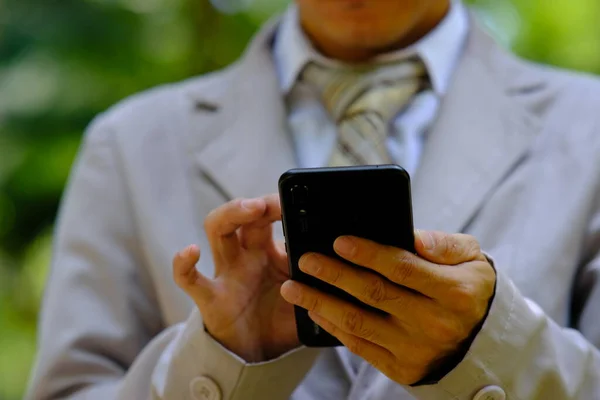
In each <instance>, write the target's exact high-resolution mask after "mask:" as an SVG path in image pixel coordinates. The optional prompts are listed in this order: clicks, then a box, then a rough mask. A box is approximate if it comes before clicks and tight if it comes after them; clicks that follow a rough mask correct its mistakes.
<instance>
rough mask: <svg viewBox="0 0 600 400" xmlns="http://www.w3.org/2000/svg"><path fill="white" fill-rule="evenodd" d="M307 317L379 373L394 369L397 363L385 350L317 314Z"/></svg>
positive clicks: (311, 313)
mask: <svg viewBox="0 0 600 400" xmlns="http://www.w3.org/2000/svg"><path fill="white" fill-rule="evenodd" d="M308 315H309V316H310V318H311V319H312V320H313V321H314V322H315V323H316V324H317V325H319V326H320V327H321V328H323V329H324V330H325V331H327V332H328V333H329V334H331V335H333V336H335V337H336V338H337V339H338V340H339V341H340V342H342V344H343V345H344V346H346V347H347V348H348V350H350V351H351V352H352V353H354V354H356V355H357V356H360V357H362V358H363V359H364V360H365V361H367V362H368V363H369V364H371V365H372V366H373V367H375V368H376V369H378V370H379V371H381V372H383V373H386V372H387V371H390V372H391V371H392V369H393V368H394V364H395V363H397V362H398V361H397V360H396V357H395V356H394V355H393V354H392V353H391V352H390V351H389V350H387V349H386V348H384V347H382V346H379V345H377V344H375V343H373V342H370V341H368V340H366V339H363V338H360V337H358V336H354V335H352V334H350V333H348V332H345V331H343V330H342V329H340V328H339V327H338V326H336V325H335V324H334V323H332V322H331V321H329V320H328V319H327V318H324V317H323V316H321V315H319V314H316V313H314V312H309V313H308Z"/></svg>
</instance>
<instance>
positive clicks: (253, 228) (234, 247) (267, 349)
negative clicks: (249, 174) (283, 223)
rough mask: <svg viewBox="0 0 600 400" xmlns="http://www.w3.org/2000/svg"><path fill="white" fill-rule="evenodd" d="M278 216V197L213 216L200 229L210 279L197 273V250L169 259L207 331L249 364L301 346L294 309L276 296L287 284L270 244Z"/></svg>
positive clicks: (278, 246)
mask: <svg viewBox="0 0 600 400" xmlns="http://www.w3.org/2000/svg"><path fill="white" fill-rule="evenodd" d="M280 216H281V208H280V205H279V197H278V196H277V195H271V196H266V197H262V198H258V199H248V200H234V201H231V202H229V203H227V204H225V205H223V206H221V207H219V208H217V209H215V210H213V211H212V212H211V213H210V214H209V215H208V217H207V218H206V220H205V229H206V233H207V236H208V240H209V242H210V246H211V250H212V255H213V260H214V263H215V277H214V279H209V278H208V277H205V276H204V275H202V274H201V273H200V272H198V270H197V269H196V267H195V265H196V263H197V262H198V260H199V258H200V250H199V249H198V247H197V246H189V247H188V248H186V249H184V250H182V251H181V252H179V253H178V254H177V255H175V258H174V259H173V277H174V279H175V282H176V283H177V284H178V285H179V286H180V287H181V288H182V289H183V290H184V291H185V292H186V293H187V294H188V295H189V296H190V297H191V298H192V299H193V300H194V302H195V303H196V306H197V307H198V309H199V310H200V313H201V314H202V318H203V321H204V325H205V327H206V329H207V331H208V332H209V333H210V334H211V335H212V336H213V337H214V338H215V339H216V340H217V341H219V342H220V343H221V344H222V345H223V346H225V347H227V348H228V349H229V350H230V351H232V352H234V353H236V354H237V355H239V356H240V357H242V358H243V359H244V360H246V361H249V362H258V361H265V360H268V359H271V358H275V357H277V356H279V355H281V354H283V353H285V352H286V351H288V350H291V349H293V348H295V347H298V346H299V345H300V342H299V340H298V335H297V333H296V326H295V319H294V312H293V307H292V306H291V305H290V304H289V303H287V302H286V301H284V300H283V299H282V297H281V295H280V293H279V292H280V288H281V285H282V284H283V282H285V281H286V280H287V279H288V278H289V274H288V263H287V255H286V252H285V246H284V244H283V243H275V242H274V241H273V227H272V226H273V222H275V221H277V220H279V219H280Z"/></svg>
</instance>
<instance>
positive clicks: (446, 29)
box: [273, 0, 469, 174]
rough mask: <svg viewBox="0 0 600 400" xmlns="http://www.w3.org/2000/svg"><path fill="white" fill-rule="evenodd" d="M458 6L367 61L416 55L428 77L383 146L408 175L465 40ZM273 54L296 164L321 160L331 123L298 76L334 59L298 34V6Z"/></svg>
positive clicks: (332, 136) (329, 146)
mask: <svg viewBox="0 0 600 400" xmlns="http://www.w3.org/2000/svg"><path fill="white" fill-rule="evenodd" d="M468 21H469V20H468V15H467V10H466V8H465V7H464V5H463V4H462V3H461V2H460V1H458V0H456V1H453V2H452V4H451V7H450V11H449V12H448V14H447V15H446V16H445V17H444V19H443V20H442V21H441V22H440V24H438V26H437V27H436V28H435V29H434V30H432V31H431V32H430V33H429V34H427V35H426V36H425V37H423V38H422V39H420V40H419V41H418V42H416V43H415V44H413V45H412V46H410V47H407V48H405V49H402V50H398V51H394V52H391V53H388V54H383V55H380V56H378V57H377V58H375V59H374V60H373V63H375V64H378V63H390V62H398V63H400V62H401V61H402V60H403V59H407V58H410V57H414V56H415V55H416V56H418V57H420V58H421V59H422V60H423V62H424V63H425V66H426V68H427V72H428V74H429V76H430V79H431V88H432V89H431V90H427V91H424V92H421V93H420V94H418V95H417V96H415V98H414V99H413V100H412V102H411V104H410V105H409V107H408V108H406V109H405V111H403V112H402V113H400V114H399V115H397V116H396V117H395V118H394V119H393V121H391V129H390V132H389V136H388V140H387V148H388V151H389V153H390V156H391V158H392V160H393V162H395V163H397V164H399V165H401V166H403V167H404V168H405V169H406V170H407V171H408V172H409V173H410V174H413V173H414V172H415V171H416V169H417V166H418V163H419V159H420V156H421V152H422V147H423V143H424V140H425V137H426V134H427V131H428V129H429V128H430V127H431V125H432V124H433V122H434V121H435V117H436V115H437V113H438V110H439V105H440V100H441V99H442V97H443V96H444V95H445V94H446V91H447V89H448V85H449V84H450V81H451V79H452V75H453V73H454V70H455V67H456V64H457V61H458V59H459V56H460V54H461V52H462V49H463V46H464V44H465V41H466V37H467V33H468V29H469V22H468ZM273 57H274V60H275V66H276V69H277V74H278V79H279V83H280V87H281V90H282V92H283V95H284V96H285V100H286V103H287V106H288V123H289V127H290V131H291V134H292V137H293V142H294V144H295V149H296V156H297V161H298V164H299V166H300V167H305V168H311V167H322V166H325V165H326V164H327V161H328V159H329V156H330V155H331V152H332V151H333V148H334V146H335V142H336V139H337V133H336V126H335V124H334V122H333V121H332V120H331V119H330V117H329V115H328V114H327V111H326V110H325V109H324V107H323V106H322V104H321V101H320V98H319V95H318V94H317V93H316V91H314V90H312V88H310V87H309V86H308V85H306V84H303V83H301V82H298V76H299V75H300V72H301V71H302V69H303V68H304V67H305V66H306V64H307V63H308V62H310V61H318V62H320V63H322V64H326V65H330V66H332V67H336V66H338V67H339V66H340V65H342V64H341V63H340V62H339V61H336V60H332V59H328V58H326V57H324V56H323V55H321V54H320V53H319V52H318V51H317V50H315V48H314V47H313V46H312V44H311V43H310V41H309V39H308V38H307V37H306V35H305V34H304V32H303V30H302V28H301V26H300V21H299V18H298V10H297V8H296V7H295V6H291V7H290V8H289V9H288V11H287V13H286V14H285V15H284V18H283V20H282V23H281V25H280V28H279V30H278V32H277V35H276V37H275V43H274V47H273Z"/></svg>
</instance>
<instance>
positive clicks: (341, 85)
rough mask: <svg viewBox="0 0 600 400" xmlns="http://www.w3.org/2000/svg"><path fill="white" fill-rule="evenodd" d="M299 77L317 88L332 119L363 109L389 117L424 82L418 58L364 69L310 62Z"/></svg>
mask: <svg viewBox="0 0 600 400" xmlns="http://www.w3.org/2000/svg"><path fill="white" fill-rule="evenodd" d="M301 79H302V81H304V82H306V83H308V84H310V85H312V86H313V87H315V88H316V89H317V90H319V92H320V94H321V97H322V99H323V103H324V105H325V107H326V108H327V110H328V112H329V113H330V115H331V116H332V117H333V119H334V120H335V121H336V122H340V121H341V120H344V119H346V118H349V117H351V116H353V115H356V114H360V113H365V112H376V113H378V114H380V115H381V117H382V118H383V119H384V120H389V119H391V118H393V116H394V115H395V114H396V113H398V112H399V111H401V110H402V109H403V108H404V107H405V106H406V105H407V104H408V102H409V101H410V99H411V98H412V97H413V96H414V95H415V94H417V93H418V92H419V91H420V90H421V89H422V88H423V86H424V84H425V83H426V82H427V76H426V70H425V66H424V65H423V62H422V61H421V60H420V59H410V60H406V61H403V62H402V63H395V64H388V65H383V66H377V67H368V68H367V67H357V68H331V67H326V66H323V65H320V64H317V63H314V62H311V63H309V64H308V65H307V66H306V67H305V69H304V71H303V72H302V75H301Z"/></svg>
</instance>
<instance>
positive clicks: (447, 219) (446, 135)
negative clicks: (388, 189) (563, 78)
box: [413, 20, 538, 232]
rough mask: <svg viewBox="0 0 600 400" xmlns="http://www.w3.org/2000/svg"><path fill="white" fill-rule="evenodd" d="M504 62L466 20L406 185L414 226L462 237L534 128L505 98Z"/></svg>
mask: <svg viewBox="0 0 600 400" xmlns="http://www.w3.org/2000/svg"><path fill="white" fill-rule="evenodd" d="M511 60H513V59H512V58H511V56H508V55H506V54H505V53H504V52H503V51H502V50H501V49H499V48H498V46H497V45H496V44H495V43H494V41H493V40H492V39H491V38H490V37H489V36H488V35H487V34H486V33H484V32H483V31H482V30H481V29H480V28H479V27H478V26H477V24H476V22H475V21H474V20H472V21H471V32H470V35H469V39H468V41H467V44H466V48H465V52H464V54H463V57H462V59H461V61H460V63H459V65H458V68H457V71H456V73H455V77H454V79H453V82H452V84H451V87H450V90H449V92H448V94H447V96H446V98H445V99H444V100H443V104H442V107H441V111H440V115H439V117H438V119H437V121H436V123H435V125H434V127H433V128H432V130H431V132H430V135H429V137H428V138H427V142H426V144H425V148H424V152H423V156H422V159H421V163H420V166H419V168H418V171H417V173H416V175H415V177H414V180H413V204H414V206H413V207H414V219H415V226H416V227H418V228H421V229H436V230H442V231H446V232H460V231H462V230H463V229H464V228H465V227H466V226H467V225H468V223H469V221H470V220H471V219H472V218H473V217H474V216H475V214H476V212H477V210H478V209H479V208H480V207H481V205H482V204H483V203H484V201H485V199H486V197H487V196H489V195H490V194H491V192H492V191H493V189H494V188H496V187H497V186H498V185H499V184H500V183H501V181H502V180H503V178H504V177H505V176H506V175H507V174H509V173H510V171H511V170H512V169H514V168H515V167H516V165H517V164H518V163H519V161H520V160H522V159H523V158H524V157H525V155H526V154H527V150H528V148H529V146H530V143H531V141H532V139H533V138H534V137H535V135H536V133H537V132H538V126H537V121H536V120H535V118H534V117H533V116H531V115H530V114H529V113H528V112H527V111H526V110H525V108H524V107H522V106H519V105H518V103H517V102H516V101H515V99H514V98H512V97H511V95H510V93H512V92H511V90H512V89H515V88H514V87H511V86H510V82H509V81H510V79H512V78H511V77H510V76H509V75H510V73H509V72H508V70H509V69H510V68H511V67H512V66H513V64H511ZM521 78H522V77H521ZM525 82H528V83H529V84H531V83H532V82H531V81H527V80H525ZM509 89H510V90H509ZM513 92H514V90H513ZM517 92H518V90H517Z"/></svg>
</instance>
